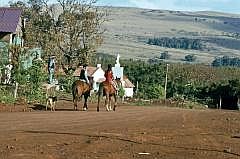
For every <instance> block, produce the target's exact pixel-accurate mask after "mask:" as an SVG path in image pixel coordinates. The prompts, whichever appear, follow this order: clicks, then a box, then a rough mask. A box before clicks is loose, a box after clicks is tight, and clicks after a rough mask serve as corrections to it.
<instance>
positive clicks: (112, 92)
mask: <svg viewBox="0 0 240 159" xmlns="http://www.w3.org/2000/svg"><path fill="white" fill-rule="evenodd" d="M114 83H115V85H116V87H117V89H118V88H119V87H120V86H121V80H120V79H116V80H114ZM117 89H116V88H114V86H113V85H112V84H110V83H108V82H106V81H105V82H103V83H101V84H100V85H99V90H98V105H97V111H98V112H99V105H100V99H101V98H102V97H103V96H106V99H105V107H106V110H107V111H110V110H112V107H111V97H114V107H113V111H115V110H116V107H117V93H118V92H117Z"/></svg>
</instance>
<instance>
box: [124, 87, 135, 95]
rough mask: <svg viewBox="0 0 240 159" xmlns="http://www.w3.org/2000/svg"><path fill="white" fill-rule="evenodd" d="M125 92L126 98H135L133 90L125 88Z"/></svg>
mask: <svg viewBox="0 0 240 159" xmlns="http://www.w3.org/2000/svg"><path fill="white" fill-rule="evenodd" d="M123 89H124V91H125V97H133V88H123Z"/></svg>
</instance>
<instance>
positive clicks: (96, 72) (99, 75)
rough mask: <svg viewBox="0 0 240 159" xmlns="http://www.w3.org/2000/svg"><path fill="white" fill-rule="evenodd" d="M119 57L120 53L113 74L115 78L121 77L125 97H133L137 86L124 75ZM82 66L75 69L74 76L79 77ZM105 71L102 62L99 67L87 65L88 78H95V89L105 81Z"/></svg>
mask: <svg viewBox="0 0 240 159" xmlns="http://www.w3.org/2000/svg"><path fill="white" fill-rule="evenodd" d="M119 58H120V56H119V54H118V55H117V59H116V64H115V66H114V67H112V70H113V76H114V78H115V79H116V78H120V79H121V81H122V85H123V89H124V91H125V97H133V93H134V92H133V88H134V87H135V86H134V85H133V84H132V82H131V81H130V80H129V79H128V78H127V77H126V76H124V75H123V67H121V65H120V63H119ZM82 68H83V67H82V66H80V67H79V68H77V69H76V70H75V72H74V73H73V76H74V77H79V76H80V72H81V69H82ZM104 73H105V72H104V70H103V69H102V67H101V64H97V67H91V66H88V67H87V75H88V78H93V89H94V91H98V88H99V84H100V83H102V82H103V81H105V77H104Z"/></svg>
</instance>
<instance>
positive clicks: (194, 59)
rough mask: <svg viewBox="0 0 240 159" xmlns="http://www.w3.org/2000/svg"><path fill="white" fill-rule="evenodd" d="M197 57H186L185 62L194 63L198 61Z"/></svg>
mask: <svg viewBox="0 0 240 159" xmlns="http://www.w3.org/2000/svg"><path fill="white" fill-rule="evenodd" d="M196 59H197V57H196V56H195V55H186V56H185V61H188V62H194V61H196Z"/></svg>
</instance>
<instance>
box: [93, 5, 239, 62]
mask: <svg viewBox="0 0 240 159" xmlns="http://www.w3.org/2000/svg"><path fill="white" fill-rule="evenodd" d="M108 10H109V17H108V19H109V21H108V22H106V23H105V24H104V28H106V30H107V31H106V33H105V37H104V44H103V45H102V46H101V47H100V48H99V49H98V50H97V52H99V53H106V54H111V55H116V54H117V53H120V55H121V58H133V59H143V60H148V59H149V58H153V57H159V56H160V54H161V53H162V52H164V51H168V52H169V54H170V55H171V56H170V59H169V61H173V62H180V61H183V59H184V57H185V56H186V55H189V54H194V55H196V57H197V60H196V62H198V63H205V64H209V63H211V62H212V60H214V58H215V57H218V56H223V55H227V56H234V57H240V27H239V26H240V15H235V14H225V13H219V12H182V11H168V10H149V9H139V8H123V7H111V8H108ZM154 37H157V38H159V37H169V38H173V37H176V38H182V37H186V38H190V39H200V40H201V42H202V43H203V45H204V46H205V48H204V49H203V50H183V49H174V48H165V47H160V46H155V45H149V44H147V41H148V39H149V38H154Z"/></svg>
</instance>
